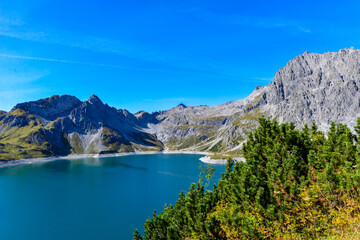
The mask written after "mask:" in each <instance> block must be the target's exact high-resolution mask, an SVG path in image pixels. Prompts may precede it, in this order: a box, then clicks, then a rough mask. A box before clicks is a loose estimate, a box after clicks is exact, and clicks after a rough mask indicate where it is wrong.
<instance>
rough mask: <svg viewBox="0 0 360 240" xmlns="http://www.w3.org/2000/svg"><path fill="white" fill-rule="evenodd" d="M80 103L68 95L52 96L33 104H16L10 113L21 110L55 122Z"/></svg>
mask: <svg viewBox="0 0 360 240" xmlns="http://www.w3.org/2000/svg"><path fill="white" fill-rule="evenodd" d="M80 104H81V101H80V100H79V99H77V98H76V97H73V96H69V95H62V96H58V95H55V96H52V97H50V98H45V99H40V100H37V101H33V102H26V103H20V104H17V105H16V106H15V107H14V108H13V109H12V110H11V111H15V110H16V109H22V110H24V111H25V112H28V113H30V114H36V115H38V116H40V117H43V118H45V119H48V120H55V119H56V118H58V117H63V116H67V115H68V114H69V113H70V111H71V110H73V109H74V108H75V107H77V106H79V105H80Z"/></svg>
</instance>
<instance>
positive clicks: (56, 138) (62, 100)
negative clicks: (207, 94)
mask: <svg viewBox="0 0 360 240" xmlns="http://www.w3.org/2000/svg"><path fill="white" fill-rule="evenodd" d="M359 86H360V51H359V50H356V49H354V48H350V49H342V50H340V51H339V52H328V53H324V54H317V53H309V52H305V53H304V54H302V55H300V56H297V57H295V58H294V59H292V60H291V61H289V62H288V63H287V65H286V66H285V67H284V68H282V69H280V70H279V71H277V72H276V74H275V77H274V80H273V82H272V83H270V84H268V85H266V86H262V87H257V88H256V89H255V90H254V92H253V93H252V94H250V96H249V97H247V98H245V99H241V100H238V101H233V102H228V103H224V104H221V105H217V106H196V107H192V106H185V105H184V104H180V105H178V106H177V107H174V108H172V109H170V110H167V111H159V112H154V113H147V112H144V111H141V112H138V113H136V114H131V113H130V112H128V111H127V110H123V109H116V108H113V107H110V106H108V105H107V104H104V103H103V102H102V101H101V100H100V99H99V98H98V97H97V96H95V95H93V96H91V97H90V98H89V99H88V100H87V101H83V102H81V101H80V100H79V99H77V98H76V97H73V96H69V95H63V96H53V97H50V98H46V99H41V100H38V101H34V102H28V103H21V104H18V105H16V106H15V107H14V108H13V109H12V110H11V111H10V112H9V113H5V112H0V152H1V154H0V156H6V157H5V158H6V159H14V158H20V157H21V156H29V157H33V156H38V155H44V156H49V155H66V154H69V153H105V152H127V151H137V150H138V151H147V150H151V151H153V150H163V149H169V150H187V151H201V152H214V153H221V154H227V155H230V156H239V155H241V146H242V143H243V142H244V141H245V140H246V136H247V133H248V132H249V131H251V130H253V129H254V128H256V126H257V119H258V118H259V117H260V116H261V115H265V116H268V117H270V118H273V119H277V120H278V121H280V122H289V121H293V122H295V123H296V124H297V126H298V127H301V126H303V125H304V124H305V123H307V124H311V123H312V122H315V123H316V124H317V125H319V127H320V129H322V130H326V129H327V128H328V126H329V124H330V123H331V121H335V122H339V123H345V124H348V125H350V126H351V127H352V126H354V125H355V122H356V118H357V117H358V116H359V114H360V92H359ZM24 152H25V153H24ZM3 158H4V157H3Z"/></svg>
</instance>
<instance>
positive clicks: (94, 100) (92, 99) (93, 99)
mask: <svg viewBox="0 0 360 240" xmlns="http://www.w3.org/2000/svg"><path fill="white" fill-rule="evenodd" d="M87 101H88V102H89V103H92V104H95V103H99V104H104V103H103V102H102V101H101V99H100V98H99V97H98V96H96V95H95V94H93V95H91V97H90V98H89V99H88V100H87Z"/></svg>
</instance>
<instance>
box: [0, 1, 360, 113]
mask: <svg viewBox="0 0 360 240" xmlns="http://www.w3.org/2000/svg"><path fill="white" fill-rule="evenodd" d="M359 9H360V3H359V2H357V1H346V0H345V1H341V2H339V1H336V2H335V1H239V0H238V1H226V0H223V1H211V0H206V1H205V0H203V1H197V0H191V1H187V0H182V1H155V0H153V1H135V0H134V1H121V0H118V1H116V0H113V1H110V0H102V1H91V0H87V1H85V0H84V1H80V0H77V1H74V0H71V1H69V0H62V1H54V0H31V1H30V0H27V1H25V0H12V1H0V109H3V110H10V109H11V108H12V107H13V106H14V105H15V104H16V103H18V102H24V101H30V100H36V99H39V98H45V97H49V96H51V95H55V94H70V95H75V96H77V97H78V98H79V99H81V100H86V99H88V98H89V97H90V95H91V94H93V93H94V94H96V95H98V96H99V97H100V98H101V99H102V100H103V101H104V102H106V103H108V104H109V105H111V106H115V107H117V108H125V109H128V110H129V111H131V112H137V111H139V110H146V111H150V112H151V111H156V110H165V109H169V108H171V107H174V106H176V105H178V104H179V103H184V104H186V105H192V106H193V105H215V104H221V103H224V102H226V101H231V100H238V99H241V98H244V97H246V96H247V95H249V94H250V93H251V92H252V91H253V89H254V88H255V87H256V86H259V85H265V84H267V83H270V82H271V81H272V78H273V77H274V75H275V73H276V71H277V70H278V69H279V68H281V67H284V66H285V64H286V63H287V62H288V61H289V60H291V59H292V58H294V57H295V56H297V55H299V54H302V53H304V52H305V51H306V50H308V51H310V52H317V53H323V52H328V51H338V50H339V49H341V48H345V47H351V46H354V47H355V48H359V45H360V25H359V23H360V20H359V18H358V15H359V14H358V11H359Z"/></svg>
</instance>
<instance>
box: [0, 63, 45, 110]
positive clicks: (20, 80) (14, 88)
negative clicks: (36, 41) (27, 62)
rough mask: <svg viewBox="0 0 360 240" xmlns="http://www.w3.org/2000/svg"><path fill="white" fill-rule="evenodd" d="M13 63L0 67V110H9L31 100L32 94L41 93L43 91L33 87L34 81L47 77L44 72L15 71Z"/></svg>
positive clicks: (15, 66)
mask: <svg viewBox="0 0 360 240" xmlns="http://www.w3.org/2000/svg"><path fill="white" fill-rule="evenodd" d="M17 68H18V66H17V65H16V64H14V63H12V64H6V63H4V61H2V62H1V66H0V85H1V89H0V110H6V111H8V110H10V109H11V108H12V107H13V106H14V105H15V104H17V103H19V102H22V101H23V100H24V99H29V98H30V99H31V97H32V96H33V95H34V94H37V93H41V92H43V91H44V89H41V88H38V87H35V85H33V84H34V83H35V82H36V81H38V80H39V79H41V78H43V77H44V76H46V75H47V72H46V71H42V72H41V71H36V70H27V69H22V70H21V71H19V70H17Z"/></svg>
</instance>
